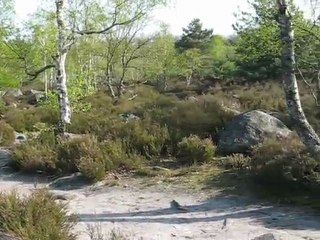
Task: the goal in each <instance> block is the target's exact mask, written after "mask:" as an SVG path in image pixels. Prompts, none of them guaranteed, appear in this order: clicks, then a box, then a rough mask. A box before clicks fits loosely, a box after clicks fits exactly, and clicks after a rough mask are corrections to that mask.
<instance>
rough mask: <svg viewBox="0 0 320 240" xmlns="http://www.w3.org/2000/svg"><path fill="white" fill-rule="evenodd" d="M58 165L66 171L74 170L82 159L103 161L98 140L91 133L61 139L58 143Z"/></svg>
mask: <svg viewBox="0 0 320 240" xmlns="http://www.w3.org/2000/svg"><path fill="white" fill-rule="evenodd" d="M57 152H58V167H59V168H60V169H61V170H62V171H63V172H66V173H70V172H76V171H78V170H80V169H79V166H80V163H81V162H83V161H96V162H97V163H99V162H103V158H104V156H103V152H102V151H101V148H100V145H99V142H98V140H97V139H96V138H95V137H94V136H91V135H87V136H81V137H76V138H73V139H68V140H63V141H62V142H61V143H60V144H59V145H58V149H57Z"/></svg>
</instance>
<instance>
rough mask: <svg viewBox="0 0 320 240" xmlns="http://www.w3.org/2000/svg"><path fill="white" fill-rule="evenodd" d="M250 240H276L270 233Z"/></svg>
mask: <svg viewBox="0 0 320 240" xmlns="http://www.w3.org/2000/svg"><path fill="white" fill-rule="evenodd" d="M252 240H277V239H276V238H275V236H274V235H273V234H272V233H266V234H263V235H261V236H259V237H255V238H253V239H252Z"/></svg>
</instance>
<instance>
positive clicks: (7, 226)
mask: <svg viewBox="0 0 320 240" xmlns="http://www.w3.org/2000/svg"><path fill="white" fill-rule="evenodd" d="M74 225H75V217H74V216H68V213H67V210H66V208H65V207H64V206H62V205H60V204H58V203H56V202H55V201H54V200H53V198H52V197H51V195H50V194H49V193H48V192H47V191H45V190H38V191H35V192H33V193H32V194H31V195H30V196H28V197H21V196H20V197H19V196H18V194H17V193H16V192H11V193H9V194H5V193H0V231H1V232H5V233H9V234H12V235H14V236H17V237H18V238H20V239H24V240H35V239H41V240H56V239H60V240H74V239H76V237H75V236H74V235H73V233H72V228H73V226H74Z"/></svg>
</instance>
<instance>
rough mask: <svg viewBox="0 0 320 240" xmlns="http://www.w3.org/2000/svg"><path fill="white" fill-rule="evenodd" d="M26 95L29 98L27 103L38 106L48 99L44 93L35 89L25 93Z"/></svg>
mask: <svg viewBox="0 0 320 240" xmlns="http://www.w3.org/2000/svg"><path fill="white" fill-rule="evenodd" d="M25 95H26V97H27V102H28V103H29V104H31V105H36V104H37V103H38V102H39V101H41V100H44V99H45V97H46V96H45V93H44V92H42V91H37V90H33V89H31V90H29V91H27V92H25Z"/></svg>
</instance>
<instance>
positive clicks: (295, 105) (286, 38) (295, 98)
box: [277, 0, 320, 159]
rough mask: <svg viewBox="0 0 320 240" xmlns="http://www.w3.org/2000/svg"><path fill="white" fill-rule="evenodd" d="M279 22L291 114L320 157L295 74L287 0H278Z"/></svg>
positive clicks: (319, 145) (294, 122)
mask: <svg viewBox="0 0 320 240" xmlns="http://www.w3.org/2000/svg"><path fill="white" fill-rule="evenodd" d="M277 4H278V9H279V11H278V22H279V27H280V30H281V40H282V44H283V45H282V56H281V57H282V59H281V60H282V61H281V62H282V71H283V87H284V90H285V95H286V101H287V106H288V112H289V116H290V118H291V120H292V122H293V124H294V127H295V130H296V132H297V133H298V135H299V137H300V138H301V140H302V142H303V143H304V145H305V146H306V148H307V149H308V150H309V152H310V153H311V154H312V155H313V156H314V157H315V158H317V159H320V139H319V137H318V135H317V134H316V132H315V131H314V129H313V128H312V126H311V125H310V124H309V122H308V120H307V118H306V116H305V114H304V112H303V109H302V106H301V102H300V96H299V89H298V84H297V79H296V76H295V53H294V32H293V29H292V25H291V17H290V16H289V14H288V10H287V1H286V0H277Z"/></svg>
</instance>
